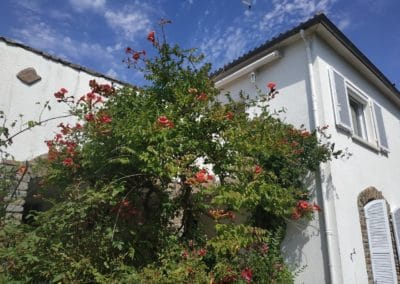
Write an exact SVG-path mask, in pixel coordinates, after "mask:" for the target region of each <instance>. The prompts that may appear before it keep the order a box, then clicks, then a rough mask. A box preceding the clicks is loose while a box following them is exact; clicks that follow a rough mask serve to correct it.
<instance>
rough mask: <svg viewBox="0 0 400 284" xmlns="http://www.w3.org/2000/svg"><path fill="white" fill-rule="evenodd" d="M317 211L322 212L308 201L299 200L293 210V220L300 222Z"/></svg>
mask: <svg viewBox="0 0 400 284" xmlns="http://www.w3.org/2000/svg"><path fill="white" fill-rule="evenodd" d="M315 211H317V212H319V211H321V208H320V207H319V206H318V205H317V204H315V203H313V204H311V203H309V202H308V201H306V200H299V201H298V202H297V205H296V207H295V208H294V209H293V213H292V219H294V220H298V219H300V218H301V217H303V216H309V215H310V214H311V213H313V212H315Z"/></svg>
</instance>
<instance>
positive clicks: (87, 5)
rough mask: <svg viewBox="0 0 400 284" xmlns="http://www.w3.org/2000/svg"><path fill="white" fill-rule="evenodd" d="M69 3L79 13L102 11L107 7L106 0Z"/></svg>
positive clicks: (85, 0)
mask: <svg viewBox="0 0 400 284" xmlns="http://www.w3.org/2000/svg"><path fill="white" fill-rule="evenodd" d="M69 3H70V4H71V5H72V7H73V8H74V9H75V10H77V11H80V12H82V11H85V10H96V11H98V10H102V9H103V8H104V7H105V5H106V0H69Z"/></svg>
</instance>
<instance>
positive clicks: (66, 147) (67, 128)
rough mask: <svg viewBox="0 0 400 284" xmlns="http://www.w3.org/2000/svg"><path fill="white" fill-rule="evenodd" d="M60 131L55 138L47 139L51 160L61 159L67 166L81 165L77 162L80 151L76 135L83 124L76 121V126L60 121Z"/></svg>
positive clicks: (75, 166)
mask: <svg viewBox="0 0 400 284" xmlns="http://www.w3.org/2000/svg"><path fill="white" fill-rule="evenodd" d="M58 127H59V128H61V130H60V133H57V134H56V135H55V136H54V138H53V140H47V141H45V142H46V144H47V147H48V159H49V161H56V160H61V161H62V164H63V165H64V166H66V167H71V168H77V167H79V165H78V164H77V163H76V162H75V160H76V157H77V155H78V153H79V151H78V143H77V140H76V137H77V136H78V135H79V132H80V131H81V130H82V125H81V124H80V123H76V124H75V126H71V125H70V124H67V125H65V124H64V123H60V124H59V125H58Z"/></svg>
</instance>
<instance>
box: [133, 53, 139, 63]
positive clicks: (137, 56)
mask: <svg viewBox="0 0 400 284" xmlns="http://www.w3.org/2000/svg"><path fill="white" fill-rule="evenodd" d="M132 58H133V59H134V60H135V61H137V60H138V59H139V58H140V53H139V52H135V53H134V54H133V55H132Z"/></svg>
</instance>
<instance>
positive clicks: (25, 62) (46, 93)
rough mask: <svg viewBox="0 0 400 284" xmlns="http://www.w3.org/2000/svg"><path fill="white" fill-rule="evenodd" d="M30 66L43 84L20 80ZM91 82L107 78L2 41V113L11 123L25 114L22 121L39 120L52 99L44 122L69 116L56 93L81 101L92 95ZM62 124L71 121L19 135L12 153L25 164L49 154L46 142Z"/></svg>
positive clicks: (11, 149) (41, 127)
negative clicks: (18, 75)
mask: <svg viewBox="0 0 400 284" xmlns="http://www.w3.org/2000/svg"><path fill="white" fill-rule="evenodd" d="M27 67H33V68H34V69H35V70H36V72H37V73H38V74H39V76H40V77H42V79H41V80H40V81H39V82H37V83H35V84H33V85H31V86H28V85H26V84H24V83H23V82H21V81H20V80H19V79H18V78H17V77H16V75H17V73H18V72H19V71H21V70H23V69H25V68H27ZM91 79H96V81H97V82H99V83H106V80H105V79H104V78H99V77H95V76H93V75H91V74H88V73H86V72H83V71H79V70H75V69H73V68H71V67H69V66H66V65H63V64H61V63H58V62H55V61H52V60H49V59H46V58H44V57H42V56H40V55H38V54H36V53H33V52H31V51H28V50H26V49H23V48H21V47H16V46H11V45H8V44H6V42H3V41H0V110H3V111H4V112H5V114H6V117H7V120H8V121H9V123H10V122H12V121H13V120H15V119H17V120H20V118H19V115H20V114H23V117H22V122H25V123H26V122H27V121H29V120H36V121H37V120H38V118H39V115H40V112H41V110H42V105H43V104H44V103H45V102H46V101H48V100H50V105H51V107H52V110H51V111H45V112H44V113H43V115H42V119H46V118H50V117H55V116H60V115H64V114H67V108H65V106H64V105H62V104H58V103H57V101H56V99H55V98H54V96H53V94H54V93H55V92H56V91H58V90H59V89H60V88H62V87H63V88H66V89H67V90H68V91H69V93H68V95H74V96H76V97H78V98H79V97H80V96H82V95H84V94H86V93H88V91H89V85H88V82H89V80H91ZM36 102H40V103H41V105H37V104H36ZM61 121H71V119H69V120H68V119H67V120H66V119H63V120H58V121H52V122H49V123H47V124H46V125H43V126H39V127H35V128H34V129H32V130H30V131H28V132H25V133H23V134H21V135H18V136H17V137H16V138H15V139H14V144H13V145H12V147H10V148H9V149H8V150H9V152H10V153H11V154H13V155H14V157H15V159H16V160H21V161H22V160H30V159H32V158H35V157H37V156H38V155H41V154H44V153H46V152H47V146H46V145H45V143H44V142H43V141H44V140H48V139H52V138H53V137H54V133H55V132H56V131H57V130H58V129H57V127H56V126H57V125H58V124H59V123H60V122H61ZM21 127H22V128H24V125H20V123H18V124H17V127H15V128H14V129H12V130H11V133H15V132H16V131H18V130H19V129H21Z"/></svg>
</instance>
